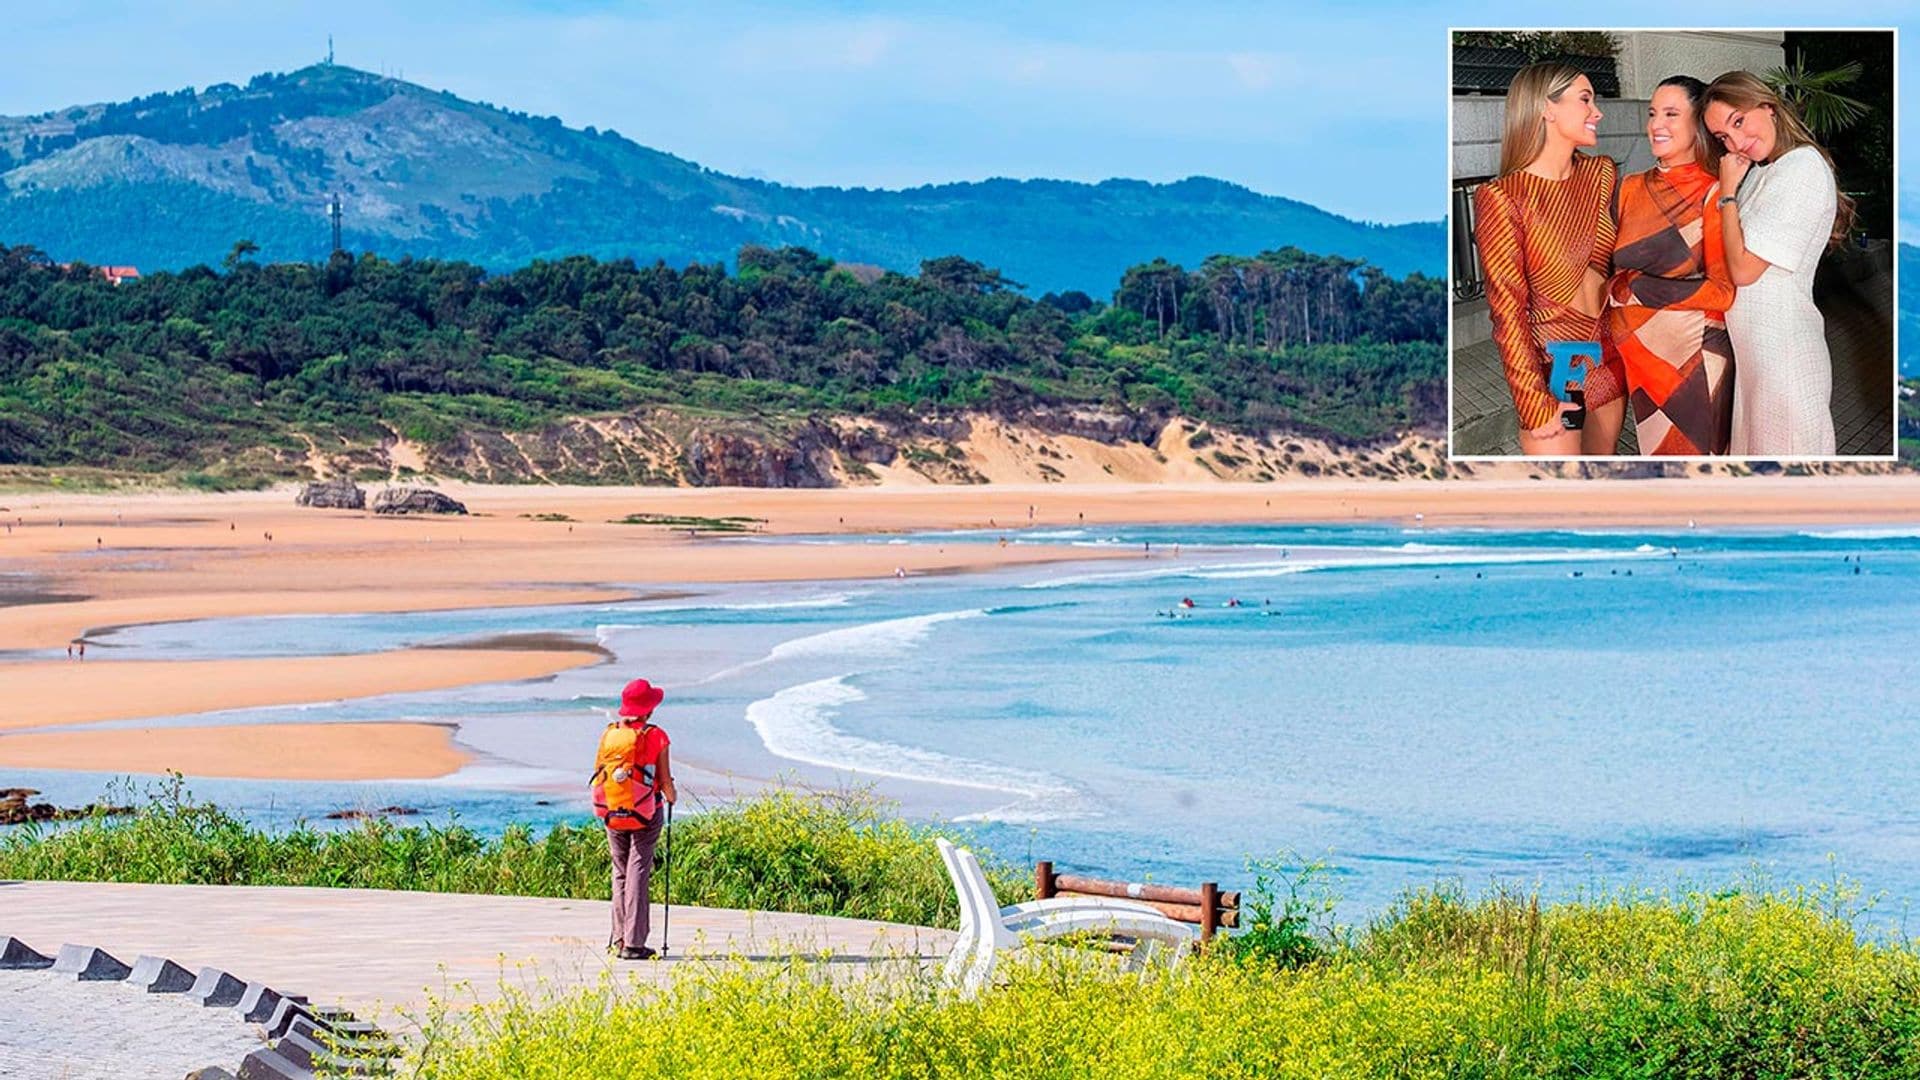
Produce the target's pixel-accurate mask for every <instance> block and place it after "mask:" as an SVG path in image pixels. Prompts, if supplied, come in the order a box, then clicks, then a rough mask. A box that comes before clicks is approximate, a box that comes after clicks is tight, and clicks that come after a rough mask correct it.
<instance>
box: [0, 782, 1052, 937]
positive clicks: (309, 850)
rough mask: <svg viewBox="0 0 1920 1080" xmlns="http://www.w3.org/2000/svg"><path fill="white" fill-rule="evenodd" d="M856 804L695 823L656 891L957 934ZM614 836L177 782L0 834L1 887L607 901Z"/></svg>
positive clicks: (942, 893) (873, 803) (829, 800)
mask: <svg viewBox="0 0 1920 1080" xmlns="http://www.w3.org/2000/svg"><path fill="white" fill-rule="evenodd" d="M938 834H944V835H950V836H953V837H954V838H955V839H956V840H961V841H962V842H966V841H965V839H964V836H963V834H960V833H955V832H950V831H947V830H937V829H931V828H926V827H921V826H913V825H909V824H907V823H905V822H903V821H901V820H900V819H899V818H898V817H895V816H894V815H893V814H892V813H891V812H890V811H889V808H888V807H887V805H886V804H884V803H881V802H880V801H878V800H876V799H875V798H873V797H872V796H871V795H869V794H866V793H862V792H851V793H819V792H794V791H787V790H779V791H776V792H774V793H773V794H770V795H765V796H760V797H756V798H752V799H746V800H742V801H739V802H735V803H730V804H728V805H725V806H722V807H719V808H717V809H712V810H707V811H705V812H703V813H698V814H688V815H686V816H684V817H682V818H680V819H679V820H678V821H676V822H675V824H674V838H673V841H674V843H673V865H672V867H671V869H670V870H666V871H663V872H661V873H658V874H656V876H655V878H654V888H655V890H657V891H658V892H659V893H660V894H661V895H665V890H666V889H667V888H668V887H669V886H668V878H669V877H671V878H674V879H676V880H674V881H673V882H672V886H671V887H672V890H673V898H674V900H675V901H677V902H680V903H688V904H699V905H704V906H708V907H729V908H755V909H762V910H771V911H793V912H802V913H807V914H815V915H844V916H849V917H853V918H863V919H885V920H890V921H897V922H906V923H915V924H919V925H926V926H954V925H957V924H958V921H959V909H958V906H957V902H956V900H955V898H954V895H953V886H952V885H951V884H950V883H949V882H948V881H947V877H946V872H945V870H944V869H943V868H942V867H941V865H940V858H939V855H938V853H937V852H936V851H935V850H934V846H933V837H934V836H935V835H938ZM983 862H985V864H986V865H987V867H988V874H989V877H990V878H991V879H992V881H993V884H994V888H995V891H996V892H997V893H999V894H1000V895H1001V897H1002V900H1003V902H1012V901H1013V900H1016V899H1026V898H1027V897H1028V896H1030V895H1031V889H1030V887H1029V886H1028V885H1027V884H1026V879H1025V877H1024V875H1023V874H1021V873H1020V872H1019V871H1017V870H1015V869H1014V868H1012V867H1010V866H1007V865H1006V864H1004V863H1002V862H1000V861H998V860H995V859H993V858H992V857H991V856H990V855H986V854H985V853H983ZM609 872H610V870H609V863H608V858H607V839H606V830H605V829H604V828H603V827H602V826H601V825H600V824H599V823H598V822H596V821H593V820H591V819H588V820H586V821H585V822H582V823H580V824H565V823H563V824H559V825H555V826H553V827H552V828H550V829H548V830H547V831H546V832H545V833H536V832H535V831H534V830H533V829H530V828H528V827H527V826H524V825H510V826H508V827H507V828H506V829H505V830H504V831H503V832H502V833H501V834H500V836H498V837H497V838H495V837H488V836H485V835H483V834H481V833H479V832H477V831H475V830H473V829H470V828H468V827H466V826H464V825H461V824H458V823H457V822H450V823H448V824H445V825H436V824H432V823H428V824H420V825H400V824H396V823H394V822H393V821H391V820H387V819H384V818H374V819H370V820H365V821H361V822H357V823H355V824H354V825H353V826H351V827H349V828H344V829H316V828H313V827H311V826H308V825H305V824H301V825H299V826H297V827H295V828H293V829H290V830H287V831H284V832H268V831H265V830H262V829H257V828H254V827H252V826H250V825H248V824H246V823H245V822H244V821H242V820H241V819H239V818H238V817H236V816H234V815H233V814H231V813H228V812H227V811H225V810H223V809H221V808H220V807H218V806H214V805H212V804H209V803H203V802H198V801H195V800H194V799H193V798H192V796H191V795H189V794H187V793H185V792H184V791H183V790H182V789H181V788H180V786H179V784H178V782H177V781H176V782H175V783H174V785H173V786H172V787H171V788H170V789H168V790H166V791H163V792H160V793H158V794H156V795H155V796H154V797H152V798H151V799H149V801H148V802H147V803H146V804H145V805H144V806H142V807H141V808H140V809H139V810H138V811H137V812H136V813H134V814H132V815H130V816H127V817H124V818H115V817H105V816H99V817H93V818H89V819H85V820H82V821H79V822H77V823H71V824H66V825H60V826H51V827H47V826H35V825H29V826H22V827H20V828H17V829H15V830H12V831H10V832H6V833H4V834H0V878H24V879H40V880H53V881H130V882H158V883H165V884H181V885H306V886H330V887H339V888H365V889H403V890H413V891H424V892H460V893H483V894H498V895H513V896H555V897H578V898H582V899H596V900H604V899H606V898H607V897H608V895H609V893H610V891H611V886H610V883H609Z"/></svg>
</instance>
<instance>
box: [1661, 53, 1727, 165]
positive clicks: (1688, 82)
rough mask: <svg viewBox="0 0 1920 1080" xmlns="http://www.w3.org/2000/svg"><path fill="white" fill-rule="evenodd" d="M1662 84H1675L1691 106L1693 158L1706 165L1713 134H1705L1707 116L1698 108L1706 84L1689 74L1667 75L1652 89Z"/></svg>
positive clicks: (1705, 91)
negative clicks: (1708, 147) (1708, 145)
mask: <svg viewBox="0 0 1920 1080" xmlns="http://www.w3.org/2000/svg"><path fill="white" fill-rule="evenodd" d="M1662 86H1677V87H1679V88H1680V89H1681V90H1682V91H1683V92H1684V93H1685V94H1686V95H1687V104H1688V105H1690V106H1692V107H1693V160H1694V162H1695V163H1696V164H1698V165H1700V166H1701V167H1702V168H1705V167H1707V165H1708V157H1707V153H1708V151H1707V144H1708V143H1710V142H1712V141H1713V136H1712V135H1709V134H1707V118H1706V115H1705V114H1704V113H1703V112H1702V111H1701V108H1700V106H1701V100H1700V99H1701V98H1703V97H1705V96H1706V93H1707V84H1706V83H1703V82H1701V81H1700V80H1699V79H1696V78H1694V77H1693V76H1691V75H1669V76H1667V77H1666V78H1664V79H1661V80H1660V82H1659V83H1658V84H1657V85H1655V86H1654V90H1655V91H1656V92H1657V91H1658V90H1659V89H1660V87H1662Z"/></svg>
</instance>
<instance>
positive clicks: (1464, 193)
mask: <svg viewBox="0 0 1920 1080" xmlns="http://www.w3.org/2000/svg"><path fill="white" fill-rule="evenodd" d="M1491 179H1493V177H1491V176H1469V177H1459V178H1456V179H1455V180H1454V182H1453V298H1454V299H1455V300H1478V299H1480V298H1481V297H1482V296H1485V295H1486V292H1487V289H1486V282H1485V281H1483V280H1481V277H1480V251H1479V249H1478V248H1477V247H1475V246H1474V242H1473V226H1474V220H1473V193H1474V191H1475V189H1477V188H1478V187H1479V186H1480V185H1481V184H1484V183H1486V182H1487V181H1489V180H1491Z"/></svg>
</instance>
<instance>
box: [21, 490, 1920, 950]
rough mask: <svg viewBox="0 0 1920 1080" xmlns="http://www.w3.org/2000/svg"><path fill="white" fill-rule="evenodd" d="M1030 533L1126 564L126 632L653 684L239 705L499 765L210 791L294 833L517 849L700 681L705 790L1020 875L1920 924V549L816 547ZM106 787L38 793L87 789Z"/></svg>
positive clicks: (563, 814)
mask: <svg viewBox="0 0 1920 1080" xmlns="http://www.w3.org/2000/svg"><path fill="white" fill-rule="evenodd" d="M1003 536H1004V537H1005V538H1006V539H1007V540H1008V541H1009V542H1012V543H1055V544H1062V543H1064V544H1077V545H1084V546H1085V547H1086V548H1087V549H1088V550H1089V551H1090V552H1102V553H1116V554H1118V555H1119V557H1117V558H1111V559H1107V560H1104V561H1097V562H1093V561H1090V562H1079V563H1073V564H1065V565H1059V566H1053V567H1045V568H1026V569H1022V570H1019V571H1015V572H1007V573H995V574H986V575H964V576H947V577H924V578H918V577H909V578H907V579H904V580H885V581H879V582H875V581H859V582H820V583H811V584H802V585H781V586H737V587H726V588H719V589H713V590H710V591H706V592H702V593H701V594H700V595H697V596H692V597H684V598H680V599H675V600H670V601H658V602H640V603H627V604H605V605H583V606H575V607H549V608H537V609H521V610H513V611H472V612H433V613H420V614H412V615H368V616H345V617H343V616H332V617H286V618H271V619H235V620H223V621H217V622H204V623H182V624H171V625H167V626H155V627H144V628H137V629H132V630H128V631H123V632H121V633H119V634H116V635H113V636H112V637H110V638H109V639H107V643H108V645H110V646H111V647H102V648H100V649H99V650H97V655H98V656H99V658H100V660H101V661H102V662H109V663H110V662H113V660H114V659H117V658H120V657H143V656H168V657H189V656H270V655H301V654H312V653H335V652H346V651H369V650H375V649H387V648H393V647H397V646H402V645H413V644H445V643H457V642H459V641H462V640H470V639H474V638H480V637H485V636H489V635H494V634H500V633H516V632H529V631H550V632H562V633H569V634H574V635H577V636H579V637H581V638H582V639H585V640H596V641H598V642H600V643H601V644H603V645H604V646H605V647H607V648H608V649H609V650H611V651H612V652H613V653H614V654H615V656H616V657H617V659H616V660H615V661H612V662H610V663H609V664H607V665H602V666H598V667H590V668H585V669H580V670H576V671H571V672H566V673H562V674H561V675H558V676H556V677H554V678H552V679H550V680H541V681H534V682H528V683H517V684H504V685H497V686H487V687H480V688H473V689H467V690H462V691H458V692H449V693H430V694H409V695H393V696H388V697H382V698H373V699H365V700H360V701H352V702H343V703H331V704H323V705H313V706H302V707H296V708H278V709H254V710H241V711H235V712H229V713H223V714H217V716H215V717H214V718H213V719H216V720H218V721H219V722H229V723H261V722H273V721H284V720H288V719H299V720H302V721H316V722H331V721H353V720H363V721H364V720H400V719H414V720H426V721H431V722H441V723H456V724H458V725H459V726H460V727H459V736H458V738H459V740H460V741H461V743H462V744H464V745H465V746H467V747H468V748H470V749H471V750H473V751H474V752H475V753H476V754H477V755H478V760H477V761H476V763H475V765H474V766H472V767H471V768H469V769H466V770H463V771H462V772H461V773H459V774H457V775H456V776H454V777H451V778H448V779H446V780H441V781H433V782H427V783H405V784H399V783H381V784H276V785H262V784H252V783H246V782H239V781H224V782H223V781H212V780H196V781H194V782H193V787H194V789H195V790H196V791H197V792H199V793H201V794H203V795H206V796H208V797H212V798H217V799H220V800H221V801H223V802H227V803H229V804H231V805H234V806H237V807H240V808H241V809H243V810H244V811H245V812H247V813H249V814H250V815H252V816H254V817H256V818H258V819H260V820H262V821H263V822H267V823H272V824H282V823H285V822H286V821H290V820H292V819H293V818H295V817H301V816H316V815H317V814H319V813H321V812H324V811H325V810H327V809H334V808H339V807H343V806H372V805H381V804H383V803H387V802H402V803H405V804H407V805H412V806H417V807H419V808H421V809H422V810H424V811H426V812H427V813H428V814H429V815H430V816H434V817H435V818H436V819H443V818H444V816H445V815H448V814H458V815H459V816H460V817H461V819H462V820H465V821H467V822H469V823H472V824H476V825H479V826H481V827H485V828H494V827H498V826H499V825H501V824H503V823H505V822H506V821H509V820H527V821H532V822H535V823H544V822H548V821H553V820H561V819H566V818H579V817H581V816H583V815H584V814H585V803H584V792H583V791H582V790H581V783H582V781H581V776H582V774H583V773H584V770H585V764H584V763H585V762H587V761H588V760H589V759H590V757H591V752H592V747H593V744H594V740H595V739H596V738H597V736H598V733H599V730H600V727H601V725H602V724H604V723H605V710H606V709H608V708H610V707H611V706H612V705H613V704H614V702H615V699H616V696H617V693H618V688H619V686H620V684H621V683H622V682H623V681H624V680H625V679H627V678H630V677H633V676H636V675H644V676H646V677H648V678H650V679H653V680H654V681H656V682H659V683H661V684H663V685H664V686H666V688H667V690H668V698H667V702H666V705H665V706H664V708H663V710H662V713H661V719H662V720H663V722H664V723H665V724H666V725H667V726H668V728H669V730H670V731H672V733H673V735H674V739H675V754H676V763H677V767H678V768H681V769H682V770H684V771H686V772H687V773H688V774H689V778H690V779H691V780H693V781H695V783H693V784H691V785H690V786H695V787H699V788H701V789H703V790H704V791H706V792H708V793H709V794H708V797H709V798H712V797H716V796H719V795H724V794H725V793H726V792H729V791H741V790H751V789H752V788H753V787H755V786H757V785H758V784H760V783H762V782H765V781H768V780H770V779H778V780H782V781H784V782H798V783H803V784H811V785H819V786H827V787H832V786H844V785H849V784H853V785H871V786H873V787H874V788H875V789H876V790H877V791H879V792H880V793H881V794H882V795H884V796H886V797H888V798H892V799H897V800H899V802H900V803H901V806H902V807H903V809H904V811H905V812H906V813H908V814H909V815H911V816H915V817H920V818H946V819H959V820H961V821H963V822H965V823H966V824H967V826H968V827H970V828H973V829H975V830H976V831H977V832H978V833H979V834H980V836H981V839H982V840H983V841H984V842H985V843H987V844H988V845H990V846H992V847H993V848H995V849H996V850H998V851H1000V852H1001V853H1003V854H1005V855H1008V856H1010V857H1012V858H1015V859H1029V858H1051V859H1053V860H1054V861H1055V862H1056V863H1057V864H1059V865H1060V866H1062V867H1070V868H1074V869H1078V870H1083V871H1088V872H1096V873H1101V874H1107V875H1114V876H1121V877H1127V878H1131V879H1136V880H1137V879H1140V878H1143V877H1152V878H1154V879H1156V880H1165V881H1181V882H1190V881H1198V880H1202V879H1213V880H1218V881H1221V882H1222V883H1224V884H1227V885H1228V886H1229V887H1234V886H1245V885H1247V884H1249V883H1250V880H1251V875H1250V872H1249V871H1248V870H1247V868H1246V865H1245V864H1246V860H1247V859H1248V858H1249V857H1274V856H1279V855H1281V854H1282V853H1292V854H1293V856H1295V857H1305V858H1317V859H1324V860H1326V861H1327V862H1328V863H1330V864H1331V865H1332V867H1333V868H1334V870H1333V873H1332V875H1331V877H1330V878H1329V879H1328V884H1329V886H1330V887H1331V888H1332V889H1333V890H1334V891H1335V892H1336V893H1337V894H1338V895H1339V896H1340V897H1341V898H1342V900H1343V910H1344V911H1345V912H1347V913H1348V914H1351V915H1359V914H1364V913H1367V912H1371V911H1377V910H1379V909H1380V908H1382V907H1384V906H1385V905H1387V904H1389V903H1391V902H1392V900H1393V899H1394V898H1395V897H1396V896H1398V895H1399V894H1400V893H1401V892H1402V891H1404V890H1405V889H1407V888H1409V887H1418V886H1424V885H1431V884H1434V883H1436V882H1439V881H1452V882H1459V883H1460V884H1462V885H1464V886H1465V887H1467V888H1468V889H1469V890H1479V889H1483V888H1485V887H1487V886H1488V885H1490V884H1493V883H1501V884H1504V885H1508V886H1512V887H1518V888H1525V889H1531V888H1538V889H1540V890H1541V891H1542V892H1543V893H1544V894H1546V895H1548V896H1561V895H1567V894H1569V893H1570V892H1572V891H1575V890H1580V889H1587V888H1616V887H1646V888H1664V887H1675V886H1679V887H1687V886H1706V887H1718V886H1721V885H1724V884H1726V883H1728V882H1730V881H1732V880H1734V879H1735V878H1737V877H1743V876H1753V875H1756V874H1758V875H1761V876H1764V877H1766V878H1768V879H1770V880H1772V881H1774V882H1776V883H1778V884H1781V885H1793V884H1803V883H1811V882H1821V881H1827V880H1830V879H1831V878H1833V876H1834V875H1835V874H1836V873H1838V874H1844V875H1846V876H1848V877H1851V878H1853V879H1856V880H1858V881H1859V882H1861V883H1862V884H1863V886H1864V887H1865V888H1866V889H1867V890H1868V892H1869V893H1870V894H1879V895H1881V896H1883V899H1882V901H1881V904H1880V910H1881V911H1883V912H1885V913H1887V914H1888V915H1889V917H1897V916H1898V915H1899V913H1900V912H1902V911H1904V909H1905V906H1906V905H1908V904H1909V903H1910V902H1912V901H1914V900H1920V755H1916V754H1915V752H1914V750H1915V747H1916V745H1917V744H1916V737H1915V736H1916V733H1917V732H1920V704H1917V700H1920V677H1916V675H1915V672H1916V670H1920V662H1917V661H1916V657H1920V589H1916V588H1915V586H1916V584H1917V583H1920V528H1906V527H1888V528H1871V529H1859V528H1855V529H1838V528H1836V529H1807V530H1801V531H1790V532H1782V531H1711V532H1710V531H1704V530H1691V529H1689V530H1679V531H1672V532H1647V531H1606V530H1593V531H1582V532H1565V531H1526V532H1513V531H1495V530H1460V529H1448V530H1439V529H1435V530H1408V529H1400V528H1394V527H1372V526H1369V527H1351V528H1341V527H1313V528H1294V527H1271V526H1261V527H1253V526H1236V527H1193V526H1181V527H1136V528H1119V529H1115V528H1100V529H1087V530H1078V529H1049V530H1034V531H1026V532H986V533H981V532H966V533H938V534H921V535H916V536H912V537H906V538H901V537H871V538H854V539H852V540H845V539H835V540H831V541H830V540H827V539H825V538H814V539H811V540H809V541H807V542H820V543H827V542H835V543H877V544H888V543H891V544H899V543H902V542H904V543H909V544H933V545H941V546H947V545H964V544H983V543H984V544H992V543H998V542H999V541H1000V539H1001V537H1003ZM716 542H725V543H757V542H761V541H759V540H755V539H748V540H729V541H716ZM1176 544H1177V545H1179V554H1178V556H1177V557H1176V556H1175V554H1174V549H1175V545H1176ZM1148 555H1150V556H1151V557H1147V556H1148ZM1856 560H1857V561H1856ZM1856 571H1858V572H1856ZM1183 600H1191V601H1192V606H1191V607H1185V606H1182V601H1183ZM1235 601H1237V602H1238V603H1237V605H1236V604H1234V602H1235ZM95 655H96V653H90V654H89V659H88V661H87V662H88V663H94V662H95V660H94V656H95ZM208 720H209V718H208V717H205V716H202V717H186V718H178V719H177V720H174V721H168V722H179V723H205V722H208ZM143 723H150V722H143ZM108 726H113V725H108ZM121 726H126V725H121ZM101 779H102V778H101V777H98V776H94V775H89V774H52V773H35V774H31V775H27V776H23V777H19V778H17V779H14V780H13V781H12V782H25V783H28V784H29V785H30V786H35V787H40V788H42V789H44V790H47V791H48V792H49V793H50V794H54V795H56V796H59V797H62V798H70V797H74V796H77V795H90V794H91V793H92V792H93V791H95V790H97V789H98V787H99V784H100V782H101Z"/></svg>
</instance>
